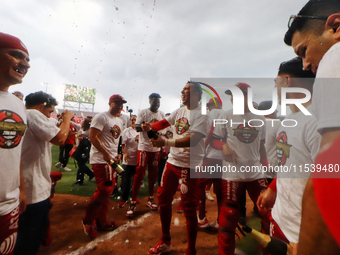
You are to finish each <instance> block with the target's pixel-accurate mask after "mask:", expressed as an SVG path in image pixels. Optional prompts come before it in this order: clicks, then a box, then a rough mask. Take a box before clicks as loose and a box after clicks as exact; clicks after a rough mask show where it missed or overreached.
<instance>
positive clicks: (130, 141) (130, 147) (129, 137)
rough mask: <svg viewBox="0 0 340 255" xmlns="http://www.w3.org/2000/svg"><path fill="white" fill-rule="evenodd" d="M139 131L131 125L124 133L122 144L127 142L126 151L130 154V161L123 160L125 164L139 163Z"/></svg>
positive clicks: (133, 164)
mask: <svg viewBox="0 0 340 255" xmlns="http://www.w3.org/2000/svg"><path fill="white" fill-rule="evenodd" d="M138 140H139V133H138V132H137V131H136V130H135V129H133V128H132V127H129V128H127V129H125V130H124V131H123V133H122V144H125V151H126V153H127V154H128V156H129V161H126V160H125V158H124V160H123V164H124V165H130V166H136V165H137V150H138Z"/></svg>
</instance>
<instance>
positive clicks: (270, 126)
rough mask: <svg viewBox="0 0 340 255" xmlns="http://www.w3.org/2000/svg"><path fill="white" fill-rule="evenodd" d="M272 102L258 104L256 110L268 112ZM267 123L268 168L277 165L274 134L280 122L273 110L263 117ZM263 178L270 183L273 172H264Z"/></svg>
mask: <svg viewBox="0 0 340 255" xmlns="http://www.w3.org/2000/svg"><path fill="white" fill-rule="evenodd" d="M272 105H273V102H272V101H271V100H269V101H262V102H261V103H260V104H259V107H258V110H261V111H264V110H269V109H271V108H272ZM264 117H265V118H266V121H267V125H266V143H265V147H266V152H267V158H268V165H269V166H276V165H277V155H276V137H277V136H276V134H277V130H278V129H279V127H280V124H281V123H280V120H279V119H277V110H275V111H274V112H273V113H271V114H269V115H265V116H264ZM265 176H266V178H267V181H268V183H269V184H270V182H271V181H272V179H273V178H275V172H269V171H268V172H266V173H265Z"/></svg>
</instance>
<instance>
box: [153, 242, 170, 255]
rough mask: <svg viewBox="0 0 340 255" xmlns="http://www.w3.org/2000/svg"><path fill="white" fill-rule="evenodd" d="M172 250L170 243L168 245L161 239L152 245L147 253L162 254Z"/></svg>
mask: <svg viewBox="0 0 340 255" xmlns="http://www.w3.org/2000/svg"><path fill="white" fill-rule="evenodd" d="M171 250H172V246H171V244H170V245H167V244H166V243H164V242H163V241H159V243H158V244H157V245H156V246H154V247H152V248H151V249H150V250H149V251H148V253H149V254H156V255H159V254H163V253H168V252H170V251H171Z"/></svg>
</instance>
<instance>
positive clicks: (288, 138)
mask: <svg viewBox="0 0 340 255" xmlns="http://www.w3.org/2000/svg"><path fill="white" fill-rule="evenodd" d="M307 110H308V111H311V106H309V107H307ZM286 119H294V120H296V121H297V123H298V124H297V126H296V127H282V126H280V128H279V129H278V136H277V153H278V160H279V165H282V166H287V167H288V168H289V167H290V166H292V169H293V167H294V166H295V167H296V169H297V173H291V174H285V173H283V172H281V171H280V172H278V173H277V193H276V201H275V204H274V207H273V210H272V216H273V219H274V220H275V221H276V222H277V224H278V225H279V227H280V228H281V230H282V232H283V233H284V234H285V236H286V237H287V239H288V240H289V241H290V242H294V243H298V241H299V232H300V224H301V209H302V196H303V192H304V190H305V186H306V182H307V180H308V177H309V176H310V173H300V166H302V167H304V166H305V164H308V166H310V164H313V162H314V159H315V157H316V155H317V153H318V151H319V147H320V141H321V136H320V134H319V133H318V132H317V129H316V127H317V121H316V119H315V117H314V116H307V115H304V114H303V113H302V112H297V113H291V114H290V115H288V116H287V118H286ZM287 177H292V178H287ZM294 177H295V178H294Z"/></svg>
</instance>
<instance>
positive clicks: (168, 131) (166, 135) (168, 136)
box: [164, 130, 174, 139]
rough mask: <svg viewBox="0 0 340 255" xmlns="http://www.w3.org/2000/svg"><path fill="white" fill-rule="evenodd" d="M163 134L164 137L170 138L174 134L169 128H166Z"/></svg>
mask: <svg viewBox="0 0 340 255" xmlns="http://www.w3.org/2000/svg"><path fill="white" fill-rule="evenodd" d="M164 136H165V137H166V139H171V138H173V137H174V134H173V133H172V132H171V131H170V130H167V131H166V132H165V135H164Z"/></svg>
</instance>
